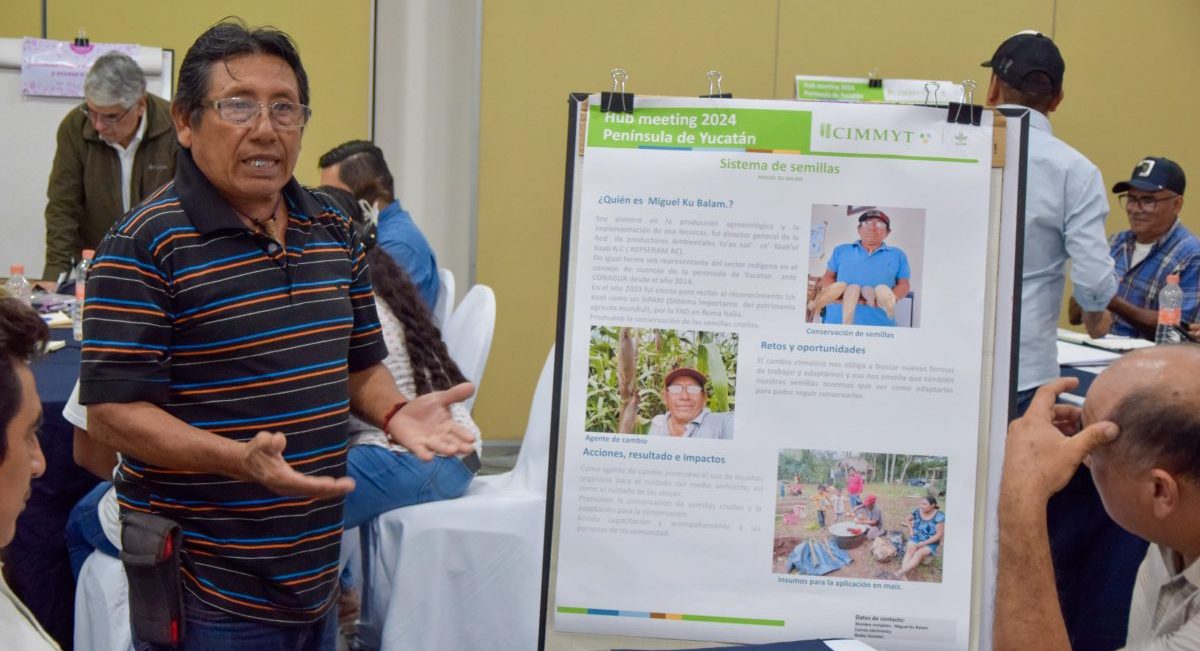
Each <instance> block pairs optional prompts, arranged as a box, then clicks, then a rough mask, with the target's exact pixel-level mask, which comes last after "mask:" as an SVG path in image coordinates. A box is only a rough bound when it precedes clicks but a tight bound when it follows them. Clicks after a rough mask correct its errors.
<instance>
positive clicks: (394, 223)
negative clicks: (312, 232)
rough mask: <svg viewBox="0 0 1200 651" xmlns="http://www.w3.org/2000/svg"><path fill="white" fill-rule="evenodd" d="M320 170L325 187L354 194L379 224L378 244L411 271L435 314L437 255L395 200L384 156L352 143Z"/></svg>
mask: <svg viewBox="0 0 1200 651" xmlns="http://www.w3.org/2000/svg"><path fill="white" fill-rule="evenodd" d="M317 166H318V167H320V168H321V185H329V186H332V187H335V188H341V189H343V190H346V191H347V192H349V193H350V194H353V195H354V198H355V199H358V200H359V202H360V203H361V204H362V205H363V215H364V216H365V217H367V219H368V220H369V221H375V222H377V225H376V228H377V231H376V235H375V245H376V246H379V247H381V248H382V249H383V250H384V251H385V252H387V254H388V255H390V256H392V259H393V260H395V261H396V264H398V265H400V267H401V268H402V269H404V270H405V271H407V272H408V277H409V279H410V280H412V282H413V284H414V285H416V286H417V291H419V292H420V293H421V298H422V299H423V300H424V301H425V305H426V306H427V307H428V308H429V309H430V310H432V309H433V307H434V305H435V304H436V303H437V296H438V289H439V288H440V284H441V281H439V280H438V265H437V256H435V255H434V254H433V249H432V248H431V247H430V246H429V241H428V240H426V239H425V235H424V234H422V233H421V229H419V228H417V224H416V223H415V222H413V219H412V216H411V215H409V214H408V211H407V210H405V209H404V208H403V207H401V206H400V200H399V199H396V196H395V194H396V193H395V190H394V189H393V187H392V173H391V171H390V170H388V166H387V161H385V160H384V159H383V151H382V150H380V149H379V147H376V146H375V145H374V144H372V143H370V142H367V141H365V140H351V141H350V142H346V143H343V144H341V145H338V146H337V147H334V148H333V149H331V150H329V151H327V152H325V154H324V155H322V156H321V158H320V160H319V161H318V162H317Z"/></svg>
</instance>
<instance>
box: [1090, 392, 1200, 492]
mask: <svg viewBox="0 0 1200 651" xmlns="http://www.w3.org/2000/svg"><path fill="white" fill-rule="evenodd" d="M1196 402H1197V400H1196V397H1195V396H1192V395H1188V392H1186V391H1184V390H1183V389H1182V388H1180V387H1176V386H1171V385H1168V386H1167V388H1166V390H1164V389H1163V385H1162V384H1156V385H1155V386H1154V387H1148V388H1143V389H1136V390H1134V391H1131V392H1130V393H1129V394H1128V395H1126V396H1125V397H1124V398H1123V399H1122V400H1121V402H1120V403H1119V404H1118V405H1117V407H1116V408H1115V409H1113V412H1112V413H1111V414H1110V415H1109V416H1108V420H1110V421H1112V422H1114V423H1116V424H1117V427H1119V428H1121V435H1120V436H1118V437H1117V440H1116V441H1115V442H1114V444H1113V445H1114V446H1116V449H1115V450H1114V452H1115V453H1117V454H1119V455H1121V457H1123V458H1126V459H1128V460H1129V461H1130V462H1132V463H1134V464H1138V465H1140V466H1143V467H1144V466H1154V467H1158V468H1162V469H1163V470H1167V471H1168V472H1171V473H1175V474H1178V475H1183V476H1186V477H1188V478H1190V479H1192V480H1193V481H1200V409H1197V404H1196Z"/></svg>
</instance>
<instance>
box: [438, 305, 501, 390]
mask: <svg viewBox="0 0 1200 651" xmlns="http://www.w3.org/2000/svg"><path fill="white" fill-rule="evenodd" d="M495 331H496V294H495V292H493V291H492V288H491V287H488V286H487V285H475V286H474V287H472V288H471V291H469V292H467V295H466V296H464V297H463V300H462V303H459V305H458V309H456V310H454V313H453V314H451V315H450V320H449V321H447V322H446V326H445V327H444V328H442V340H443V341H445V342H446V349H447V350H448V351H449V352H450V357H451V358H452V359H453V360H454V363H455V364H458V368H459V370H461V371H462V373H463V375H464V376H465V377H466V378H467V380H468V381H470V382H472V383H474V385H475V395H473V396H471V397H470V398H468V399H467V400H466V401H465V402H464V405H465V406H466V408H467V410H468V411H469V410H470V409H471V407H473V406H474V405H475V398H476V396H478V395H479V385H480V384H481V383H482V381H483V369H484V368H485V367H486V366H487V359H488V353H489V352H490V351H491V349H492V335H493V334H494V333H495Z"/></svg>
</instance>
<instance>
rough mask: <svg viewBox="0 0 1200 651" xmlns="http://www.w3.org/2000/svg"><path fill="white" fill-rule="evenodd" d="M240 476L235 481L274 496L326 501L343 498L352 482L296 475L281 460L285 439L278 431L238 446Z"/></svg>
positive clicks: (299, 473) (264, 434) (343, 478)
mask: <svg viewBox="0 0 1200 651" xmlns="http://www.w3.org/2000/svg"><path fill="white" fill-rule="evenodd" d="M242 445H243V446H245V447H244V449H243V452H244V455H243V457H242V468H243V469H244V473H243V476H242V477H239V479H245V480H247V481H252V482H254V483H256V484H262V485H263V486H266V487H267V488H268V489H269V490H270V491H271V492H273V493H276V494H278V495H307V496H309V497H317V498H330V497H338V496H340V495H345V494H347V493H349V492H350V491H352V490H354V480H353V479H350V478H349V477H341V478H334V477H322V476H316V475H305V474H303V473H301V472H297V471H296V469H295V468H293V467H292V466H291V465H290V464H288V462H287V461H285V460H284V458H283V449H284V447H286V446H287V437H286V436H284V435H283V434H280V433H279V432H275V433H271V432H259V433H258V434H256V435H255V436H254V438H252V439H250V440H249V441H246V442H245V443H243V444H242Z"/></svg>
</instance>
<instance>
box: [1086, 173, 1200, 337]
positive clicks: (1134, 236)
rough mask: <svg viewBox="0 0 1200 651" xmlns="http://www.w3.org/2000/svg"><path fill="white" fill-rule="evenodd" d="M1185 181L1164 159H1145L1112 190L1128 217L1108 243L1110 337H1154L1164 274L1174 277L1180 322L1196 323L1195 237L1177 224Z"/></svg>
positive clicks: (1198, 276)
mask: <svg viewBox="0 0 1200 651" xmlns="http://www.w3.org/2000/svg"><path fill="white" fill-rule="evenodd" d="M1186 186H1187V179H1186V177H1184V175H1183V168H1181V167H1179V165H1178V164H1176V163H1175V161H1172V160H1169V159H1166V158H1154V157H1146V158H1144V159H1142V161H1141V162H1139V163H1138V164H1137V167H1135V168H1133V174H1132V175H1131V176H1130V178H1129V180H1128V181H1121V182H1120V183H1118V184H1116V185H1114V186H1113V192H1116V193H1117V194H1118V195H1119V197H1120V201H1121V205H1122V206H1123V207H1124V208H1125V214H1126V215H1128V216H1129V230H1126V231H1121V232H1120V233H1117V234H1116V235H1114V236H1112V239H1111V240H1109V245H1110V251H1109V252H1110V253H1111V255H1112V258H1113V262H1114V263H1115V264H1116V268H1115V272H1116V276H1117V295H1116V296H1114V297H1113V299H1112V301H1111V302H1110V303H1109V304H1108V309H1109V310H1110V311H1111V312H1112V313H1113V326H1112V331H1113V334H1118V335H1123V336H1126V337H1146V338H1148V339H1153V338H1154V331H1155V329H1156V327H1157V325H1158V292H1159V290H1160V289H1162V288H1163V287H1165V286H1166V283H1167V276H1168V275H1171V274H1178V275H1179V286H1180V287H1182V288H1183V310H1182V317H1183V321H1184V322H1185V323H1191V324H1195V323H1196V322H1197V321H1198V320H1200V297H1198V296H1197V293H1196V290H1197V288H1198V287H1200V239H1198V238H1197V237H1196V236H1195V235H1193V234H1192V233H1191V232H1190V231H1188V229H1187V228H1185V227H1184V225H1183V223H1182V222H1180V221H1179V211H1180V210H1182V209H1183V190H1184V188H1185V187H1186Z"/></svg>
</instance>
